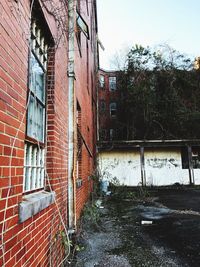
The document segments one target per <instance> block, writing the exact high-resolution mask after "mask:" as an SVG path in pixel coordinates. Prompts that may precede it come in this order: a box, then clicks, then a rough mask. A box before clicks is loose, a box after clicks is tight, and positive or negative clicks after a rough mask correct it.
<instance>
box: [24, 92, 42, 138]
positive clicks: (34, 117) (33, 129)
mask: <svg viewBox="0 0 200 267" xmlns="http://www.w3.org/2000/svg"><path fill="white" fill-rule="evenodd" d="M44 110H45V109H44V107H43V106H41V105H40V103H38V102H37V100H36V98H34V97H33V96H31V97H30V101H29V105H28V117H27V135H28V136H30V137H32V138H34V139H36V140H38V141H40V142H44V127H45V123H44Z"/></svg>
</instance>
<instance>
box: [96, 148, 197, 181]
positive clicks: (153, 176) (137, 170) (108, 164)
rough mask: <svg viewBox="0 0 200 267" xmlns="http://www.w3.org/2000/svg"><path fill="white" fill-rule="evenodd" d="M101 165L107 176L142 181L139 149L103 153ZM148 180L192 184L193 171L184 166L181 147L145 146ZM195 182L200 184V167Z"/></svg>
mask: <svg viewBox="0 0 200 267" xmlns="http://www.w3.org/2000/svg"><path fill="white" fill-rule="evenodd" d="M99 169H100V173H101V175H102V177H103V178H104V179H107V180H110V181H112V180H115V181H119V183H120V184H124V185H127V186H138V185H141V183H142V177H141V176H142V173H141V161H140V152H139V151H121V152H120V151H119V152H115V151H109V152H101V153H100V154H99ZM143 171H144V172H145V181H144V184H146V185H148V186H151V185H154V186H164V185H171V184H175V183H179V184H189V172H188V170H187V169H183V168H182V161H181V151H180V150H179V149H177V150H175V149H174V150H172V151H170V150H166V151H161V150H156V149H154V150H150V149H148V150H144V166H143ZM194 178H195V184H200V169H195V170H194Z"/></svg>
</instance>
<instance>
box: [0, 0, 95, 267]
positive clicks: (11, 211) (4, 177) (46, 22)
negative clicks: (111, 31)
mask: <svg viewBox="0 0 200 267" xmlns="http://www.w3.org/2000/svg"><path fill="white" fill-rule="evenodd" d="M66 3H67V1H61V0H53V1H42V0H41V1H37V0H35V1H29V0H25V1H23V5H22V2H21V1H6V0H3V1H1V3H0V14H1V15H0V36H1V42H0V243H1V244H0V245H1V248H0V266H6V267H10V266H30V267H31V266H60V263H61V261H62V260H63V258H64V256H65V255H66V254H65V253H66V250H67V249H66V248H65V246H64V245H63V243H64V241H65V240H66V239H67V236H66V233H65V226H66V227H67V225H68V219H67V218H68V206H67V202H68V175H67V174H68V76H67V66H68V32H67V25H68V13H67V12H68V9H67V4H66ZM80 3H81V5H80V14H81V16H82V17H83V19H84V21H85V22H86V23H87V25H88V28H89V33H90V39H89V40H88V39H87V38H86V36H85V35H84V34H83V32H81V33H80V35H81V47H80V51H79V47H78V45H77V39H76V38H75V49H74V51H75V77H76V81H75V99H74V107H75V110H74V120H75V121H76V108H77V103H79V106H80V115H81V127H80V129H81V131H80V134H81V140H82V141H81V144H82V145H81V149H82V153H81V160H80V164H81V173H80V174H77V165H76V161H77V151H75V156H74V178H73V179H74V191H75V194H74V201H75V207H76V208H75V209H74V212H75V213H76V219H77V220H78V218H79V217H80V213H81V210H82V208H83V205H84V203H85V202H86V201H87V199H88V197H89V194H90V192H91V190H92V181H91V180H90V175H91V174H92V173H93V171H94V167H95V166H94V162H95V160H94V159H95V145H94V144H95V141H96V130H95V125H96V121H95V120H96V74H97V69H96V63H97V47H96V45H97V42H96V36H97V25H96V2H95V1H80ZM32 7H33V9H32V12H31V8H32ZM34 10H35V11H36V12H35V14H36V21H38V20H39V21H40V25H41V27H42V28H43V30H44V32H45V35H46V36H47V39H48V40H49V44H50V45H49V49H48V63H47V72H46V76H47V80H46V134H45V142H44V144H38V142H36V141H35V140H33V139H31V138H30V137H29V136H28V135H27V126H26V125H27V110H28V104H29V102H27V101H28V99H29V94H30V92H29V74H30V70H29V67H28V66H29V56H30V38H31V31H30V25H31V20H30V18H31V17H33V13H34ZM74 127H75V128H76V129H75V147H77V142H78V138H76V136H77V127H76V123H75V125H74ZM25 142H29V143H30V144H34V143H35V145H36V146H40V147H41V148H42V149H43V148H44V150H45V156H44V161H45V162H44V165H45V170H46V171H45V173H46V175H45V181H44V182H45V184H44V187H43V188H40V189H39V190H36V191H35V190H32V191H30V192H26V193H25V192H24V157H25V155H24V153H25V152H24V147H25ZM79 176H80V177H79ZM79 178H80V179H79ZM79 181H80V183H79ZM52 192H53V193H55V199H54V194H53V193H52ZM51 193H52V194H51ZM39 194H42V198H41V199H40V201H41V203H42V204H40V207H38V199H37V196H39ZM46 196H47V197H46ZM31 197H33V198H31ZM35 199H36V201H35ZM46 199H47V200H46ZM25 200H26V201H25ZM26 202H28V203H30V207H32V209H33V210H32V211H31V212H32V213H31V214H32V215H31V216H30V217H29V218H28V219H24V217H23V216H22V215H21V217H20V212H21V213H23V212H22V211H23V209H24V207H25V211H26V209H27V207H26V205H27V204H26ZM34 203H35V204H34ZM20 205H21V206H20ZM23 205H24V206H23ZM31 205H32V206H31ZM42 205H43V207H41V206H42ZM30 209H31V208H30ZM29 211H30V210H29ZM25 216H27V213H25ZM75 224H76V222H75Z"/></svg>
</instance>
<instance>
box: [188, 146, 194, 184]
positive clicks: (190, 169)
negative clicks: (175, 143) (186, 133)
mask: <svg viewBox="0 0 200 267" xmlns="http://www.w3.org/2000/svg"><path fill="white" fill-rule="evenodd" d="M188 162H189V168H188V170H189V179H190V185H192V184H194V170H193V164H192V148H191V146H188Z"/></svg>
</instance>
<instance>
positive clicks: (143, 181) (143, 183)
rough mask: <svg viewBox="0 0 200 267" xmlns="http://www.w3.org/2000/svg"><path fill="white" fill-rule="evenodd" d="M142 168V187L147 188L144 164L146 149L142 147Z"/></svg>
mask: <svg viewBox="0 0 200 267" xmlns="http://www.w3.org/2000/svg"><path fill="white" fill-rule="evenodd" d="M140 168H141V178H142V186H146V173H145V163H144V147H140Z"/></svg>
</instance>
